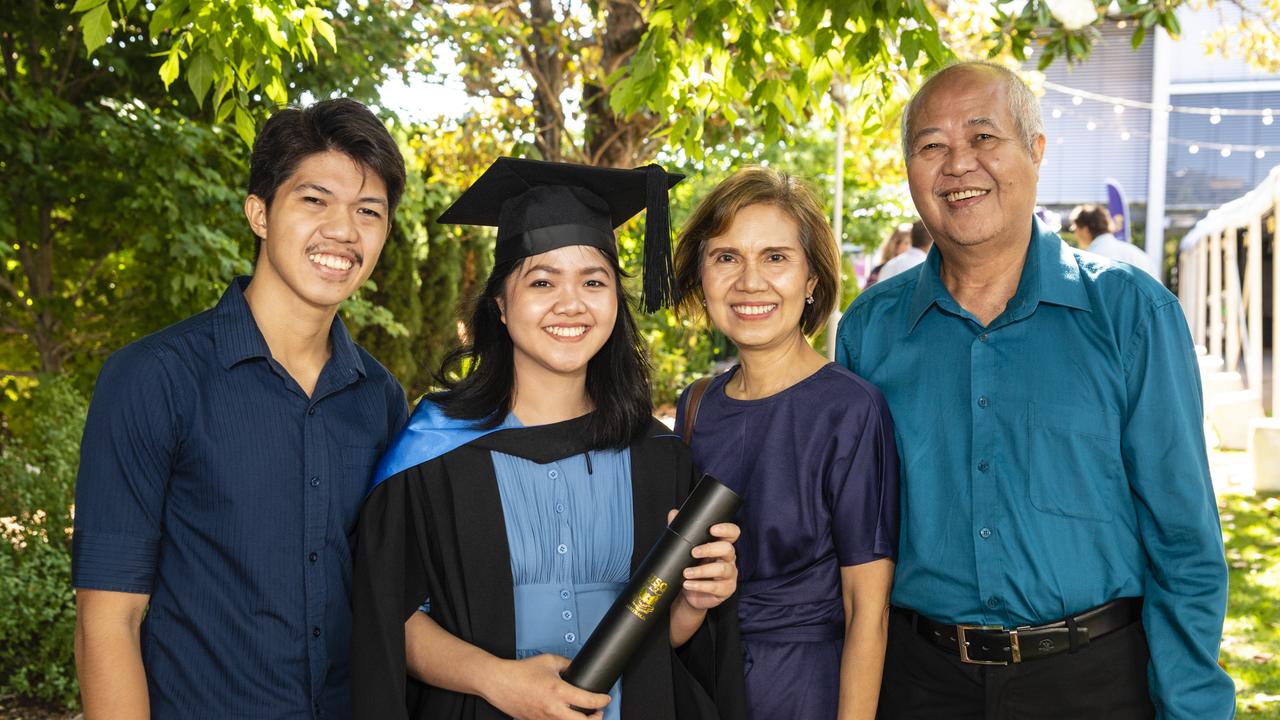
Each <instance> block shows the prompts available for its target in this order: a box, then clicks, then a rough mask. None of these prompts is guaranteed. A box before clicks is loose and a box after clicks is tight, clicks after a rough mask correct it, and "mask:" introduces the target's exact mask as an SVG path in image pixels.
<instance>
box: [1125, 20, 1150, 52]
mask: <svg viewBox="0 0 1280 720" xmlns="http://www.w3.org/2000/svg"><path fill="white" fill-rule="evenodd" d="M1146 39H1147V29H1146V28H1144V27H1142V26H1141V25H1139V26H1138V27H1137V28H1135V29H1134V31H1133V41H1132V42H1130V43H1129V44H1130V45H1131V46H1132V47H1133V49H1134V50H1137V49H1138V48H1140V47H1142V41H1143V40H1146Z"/></svg>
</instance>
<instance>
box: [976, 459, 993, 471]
mask: <svg viewBox="0 0 1280 720" xmlns="http://www.w3.org/2000/svg"><path fill="white" fill-rule="evenodd" d="M989 469H991V466H990V465H988V464H987V461H986V460H983V461H982V462H980V463H978V472H986V471H987V470H989Z"/></svg>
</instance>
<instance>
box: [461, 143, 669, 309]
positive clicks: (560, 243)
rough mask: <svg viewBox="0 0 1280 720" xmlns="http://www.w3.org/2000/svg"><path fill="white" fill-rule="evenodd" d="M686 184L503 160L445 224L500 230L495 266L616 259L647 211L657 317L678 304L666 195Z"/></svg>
mask: <svg viewBox="0 0 1280 720" xmlns="http://www.w3.org/2000/svg"><path fill="white" fill-rule="evenodd" d="M683 179H684V176H683V175H679V174H676V173H668V172H667V171H666V170H663V169H662V167H660V166H658V165H646V166H645V167H640V168H635V169H634V170H623V169H618V168H603V167H593V166H590V165H575V164H572V163H559V162H547V161H544V160H526V159H523V158H510V157H501V158H498V159H497V160H495V161H494V163H493V164H492V165H490V166H489V169H488V170H485V171H484V174H483V175H481V176H480V178H479V179H477V180H476V181H475V182H474V183H472V184H471V187H469V188H467V190H466V191H465V192H464V193H462V196H461V197H459V198H458V199H457V200H456V201H455V202H454V203H453V205H452V206H450V207H449V209H448V210H445V211H444V214H442V215H441V216H440V219H439V222H442V223H448V224H458V225H489V226H496V227H497V228H498V240H497V245H496V247H495V249H494V258H493V259H494V264H495V265H496V264H502V263H505V262H509V261H512V260H518V259H520V258H524V257H529V256H530V255H538V254H540V253H544V252H547V251H549V250H555V249H556V248H561V247H566V246H569V245H590V246H592V247H596V248H600V249H601V250H603V251H605V252H607V253H609V254H611V255H612V256H614V257H617V255H618V245H617V239H616V238H615V237H614V234H613V229H614V228H616V227H617V226H619V225H621V224H622V223H624V222H626V221H627V220H629V219H630V218H631V217H632V216H634V215H635V214H636V213H638V212H640V211H641V210H644V209H646V208H647V209H648V214H647V215H646V217H645V233H644V283H643V286H644V307H645V310H646V311H648V312H653V311H655V310H657V309H658V308H660V307H663V306H665V305H667V304H669V303H670V301H671V298H672V286H673V283H674V275H675V273H674V270H673V269H672V265H671V220H670V214H669V212H668V206H667V191H668V190H669V189H670V188H672V187H674V186H675V184H676V183H678V182H680V181H681V180H683Z"/></svg>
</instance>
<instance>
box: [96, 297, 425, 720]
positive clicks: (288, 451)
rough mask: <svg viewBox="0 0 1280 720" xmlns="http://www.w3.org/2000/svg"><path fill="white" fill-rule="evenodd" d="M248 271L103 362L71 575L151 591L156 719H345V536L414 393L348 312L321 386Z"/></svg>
mask: <svg viewBox="0 0 1280 720" xmlns="http://www.w3.org/2000/svg"><path fill="white" fill-rule="evenodd" d="M247 282H248V278H240V279H238V280H236V281H235V282H233V283H232V284H231V286H230V287H229V288H228V289H227V291H226V293H225V294H224V295H223V297H222V300H221V301H220V302H219V303H218V305H217V306H216V307H215V308H213V309H212V310H209V311H206V312H204V313H201V314H199V315H196V316H194V317H192V318H189V319H187V320H185V321H183V322H181V323H179V324H177V325H174V326H172V327H169V328H167V329H165V330H162V331H160V332H159V333H156V334H155V335H151V336H149V337H147V338H144V339H142V340H140V341H138V342H136V343H133V344H131V345H129V346H127V347H125V348H124V349H122V350H120V351H119V352H117V353H115V354H114V355H112V356H111V358H110V359H108V360H107V363H106V364H105V365H104V366H103V369H102V373H101V375H100V376H99V378H98V384H97V387H96V389H95V390H94V395H93V402H92V404H91V405H90V408H89V417H88V422H87V424H86V426H85V434H84V440H83V443H82V446H81V455H80V471H79V478H78V481H77V484H76V518H75V536H74V541H73V542H74V544H73V582H74V584H75V586H76V587H77V588H85V589H94V590H112V591H119V592H129V593H140V594H147V595H150V596H151V597H150V605H149V608H148V611H147V614H146V618H145V619H144V620H143V625H142V658H143V663H144V665H145V667H146V672H147V683H148V687H149V691H150V695H151V713H152V717H154V718H187V719H190V718H220V719H229V718H312V717H340V718H341V717H348V716H350V714H351V709H350V701H349V698H348V691H347V654H348V653H347V648H348V643H349V640H350V633H351V613H350V607H349V602H348V597H349V589H350V584H351V557H350V552H349V548H348V544H347V536H348V533H349V532H350V531H351V529H352V527H353V526H354V524H355V521H356V516H357V513H358V511H359V509H360V506H361V503H362V501H363V499H364V495H365V491H366V490H367V489H368V485H369V479H370V475H371V473H372V470H373V466H374V463H375V462H376V460H377V458H378V456H379V455H380V454H381V452H382V450H383V449H384V448H385V447H386V445H387V443H388V442H389V440H390V439H391V438H392V437H393V436H394V435H395V433H396V432H397V431H398V430H399V429H400V427H401V425H402V424H403V423H404V420H405V417H406V413H407V406H406V403H405V398H404V393H403V391H402V390H401V388H400V386H399V385H398V384H397V383H396V381H395V379H394V378H392V377H391V375H390V374H389V373H388V372H387V371H386V369H385V368H383V367H382V366H381V365H379V364H378V363H377V362H376V361H375V360H374V359H373V358H372V357H370V356H369V355H368V353H366V352H365V351H364V350H362V349H361V348H360V347H358V346H357V345H356V344H355V343H353V342H352V341H351V338H350V336H349V335H348V334H347V331H346V328H345V327H344V326H343V324H342V321H341V320H340V319H338V318H335V319H334V322H333V326H332V328H331V330H330V333H329V342H330V346H331V349H332V355H331V357H330V358H329V361H328V362H327V363H326V364H325V366H324V369H323V370H322V371H321V373H320V377H319V380H318V382H317V383H316V387H315V390H314V392H313V393H312V396H311V397H309V398H308V397H307V395H306V393H304V392H303V390H302V388H301V387H300V386H299V385H298V384H297V382H295V381H294V380H293V378H291V377H290V376H289V374H288V373H287V372H286V371H285V370H284V368H283V367H282V366H281V365H280V364H279V363H277V362H276V361H275V360H274V359H272V357H271V352H270V350H269V349H268V348H267V344H266V341H265V340H264V339H263V337H262V334H261V332H260V331H259V330H258V326H257V324H256V323H255V322H254V319H253V315H252V314H251V313H250V310H249V306H248V304H247V303H246V302H245V299H244V295H243V288H244V287H245V285H246V284H247Z"/></svg>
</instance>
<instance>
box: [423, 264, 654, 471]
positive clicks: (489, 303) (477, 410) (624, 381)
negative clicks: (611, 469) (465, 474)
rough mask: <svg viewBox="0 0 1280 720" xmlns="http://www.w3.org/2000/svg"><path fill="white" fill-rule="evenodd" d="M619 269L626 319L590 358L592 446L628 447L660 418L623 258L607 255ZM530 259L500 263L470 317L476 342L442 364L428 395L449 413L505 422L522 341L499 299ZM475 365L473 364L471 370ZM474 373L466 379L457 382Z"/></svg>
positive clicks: (621, 311) (589, 440)
mask: <svg viewBox="0 0 1280 720" xmlns="http://www.w3.org/2000/svg"><path fill="white" fill-rule="evenodd" d="M600 254H601V255H603V256H605V257H606V258H607V259H608V261H609V265H610V266H611V267H612V268H613V274H614V278H615V282H614V287H615V288H616V289H617V299H618V317H617V320H616V321H615V322H614V324H613V332H612V333H610V334H609V339H608V340H606V341H605V344H604V346H602V347H601V348H600V350H599V351H598V352H597V353H596V354H595V356H594V357H592V358H591V360H589V361H588V362H587V396H588V397H590V398H591V401H592V402H593V403H594V404H595V406H596V409H595V412H593V413H592V414H591V418H590V420H589V423H588V426H587V432H586V438H585V439H586V444H587V445H586V449H590V450H601V449H604V448H623V447H626V446H627V445H629V444H630V443H631V441H632V440H635V439H636V438H638V437H639V436H640V435H641V434H642V433H643V432H644V431H645V430H646V429H647V428H648V427H649V425H650V423H651V422H652V420H653V399H652V397H651V395H650V390H649V363H648V360H646V358H645V352H644V347H643V345H641V338H640V333H639V332H638V331H637V330H636V324H635V320H633V319H632V317H631V312H630V307H631V299H630V297H629V296H628V294H627V291H626V289H625V288H623V286H622V279H623V277H624V275H623V273H622V268H621V267H620V266H619V265H618V258H617V257H616V256H614V255H613V254H612V253H607V252H601V253H600ZM525 260H527V258H521V259H519V260H514V261H511V262H507V263H503V264H501V265H495V266H494V268H493V272H491V273H489V279H488V280H487V281H486V282H485V286H484V290H483V291H482V292H481V293H480V296H479V297H478V298H476V299H475V301H474V303H473V304H472V307H471V313H470V318H469V319H468V320H467V321H466V327H467V337H468V338H469V339H470V343H469V344H465V345H462V346H460V347H458V348H455V349H454V350H453V351H452V352H450V353H449V354H448V356H446V357H445V359H444V362H443V363H441V366H440V370H439V372H437V373H436V382H438V383H439V384H440V385H441V386H443V387H444V388H445V389H444V390H442V391H440V392H437V393H434V394H432V395H429V396H428V399H429V400H431V401H433V402H435V403H436V404H438V405H439V406H440V407H441V408H442V409H443V410H444V412H445V414H446V415H448V416H449V417H453V418H458V419H465V420H479V421H481V423H480V424H481V425H482V426H483V427H489V428H492V427H496V426H498V425H500V424H502V421H503V419H504V418H505V417H506V416H507V413H508V412H510V411H511V396H512V392H513V391H514V390H515V346H514V345H513V344H512V342H511V335H510V334H508V332H507V326H506V324H504V323H503V322H502V316H501V311H500V310H499V308H498V298H499V297H500V296H501V295H502V291H503V288H504V286H505V284H506V281H507V278H508V277H509V276H510V275H511V274H512V273H514V272H517V271H518V270H520V268H521V267H522V266H523V265H524V262H525ZM468 366H469V368H468ZM464 368H467V369H468V370H469V372H466V374H465V375H464V376H462V378H461V379H457V377H458V376H459V375H461V374H462V372H463V370H464Z"/></svg>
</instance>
